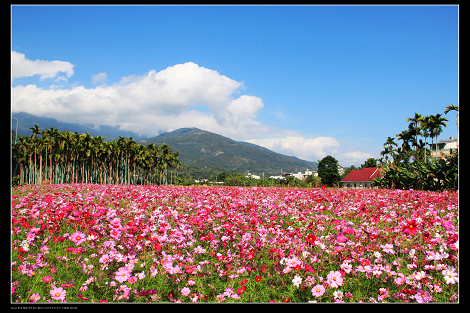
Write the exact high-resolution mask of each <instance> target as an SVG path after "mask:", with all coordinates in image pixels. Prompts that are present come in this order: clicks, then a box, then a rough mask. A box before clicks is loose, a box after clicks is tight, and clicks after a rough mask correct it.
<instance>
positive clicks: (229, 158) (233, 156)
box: [137, 127, 318, 175]
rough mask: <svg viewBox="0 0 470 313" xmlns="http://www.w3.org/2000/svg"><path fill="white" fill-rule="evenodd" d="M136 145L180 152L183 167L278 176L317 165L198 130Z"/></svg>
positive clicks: (194, 129) (170, 134)
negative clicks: (151, 145)
mask: <svg viewBox="0 0 470 313" xmlns="http://www.w3.org/2000/svg"><path fill="white" fill-rule="evenodd" d="M137 143H142V144H150V143H153V144H155V145H161V144H163V143H166V144H168V145H169V146H170V149H171V150H172V151H174V152H179V153H180V156H179V159H180V161H181V163H182V164H183V165H187V166H197V167H210V168H224V169H227V170H232V171H237V172H241V173H245V172H250V173H252V174H258V175H260V174H262V173H265V174H268V175H280V174H281V173H286V172H296V171H302V170H304V169H307V168H308V169H310V170H313V169H316V168H317V165H318V163H317V162H310V161H306V160H301V159H299V158H297V157H295V156H287V155H283V154H280V153H277V152H274V151H271V150H269V149H267V148H264V147H261V146H258V145H255V144H252V143H248V142H243V141H235V140H233V139H231V138H228V137H224V136H222V135H219V134H216V133H212V132H209V131H205V130H202V129H199V128H194V127H193V128H180V129H177V130H174V131H172V132H167V133H164V134H161V135H158V136H155V137H151V138H147V139H145V140H137Z"/></svg>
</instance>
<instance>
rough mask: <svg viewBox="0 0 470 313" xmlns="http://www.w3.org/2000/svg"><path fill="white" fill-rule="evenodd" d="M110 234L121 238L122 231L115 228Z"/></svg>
mask: <svg viewBox="0 0 470 313" xmlns="http://www.w3.org/2000/svg"><path fill="white" fill-rule="evenodd" d="M109 235H110V236H111V237H113V238H114V239H115V240H119V237H121V232H120V231H119V230H117V229H113V230H112V231H111V233H110V234H109Z"/></svg>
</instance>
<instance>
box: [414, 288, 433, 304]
mask: <svg viewBox="0 0 470 313" xmlns="http://www.w3.org/2000/svg"><path fill="white" fill-rule="evenodd" d="M414 298H415V300H416V302H419V303H428V302H429V301H432V300H434V298H433V297H432V296H431V294H430V293H429V292H427V291H424V290H418V291H416V295H415V296H414Z"/></svg>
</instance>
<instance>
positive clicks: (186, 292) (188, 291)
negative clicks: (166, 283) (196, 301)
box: [181, 287, 191, 296]
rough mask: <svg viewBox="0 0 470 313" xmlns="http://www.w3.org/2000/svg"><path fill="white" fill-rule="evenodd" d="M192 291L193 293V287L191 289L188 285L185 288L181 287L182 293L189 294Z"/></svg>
mask: <svg viewBox="0 0 470 313" xmlns="http://www.w3.org/2000/svg"><path fill="white" fill-rule="evenodd" d="M190 293H191V289H189V288H188V287H184V288H183V289H181V294H182V295H183V296H188V295H189V294H190Z"/></svg>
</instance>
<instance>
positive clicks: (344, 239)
mask: <svg viewBox="0 0 470 313" xmlns="http://www.w3.org/2000/svg"><path fill="white" fill-rule="evenodd" d="M347 240H348V237H346V236H345V235H343V234H339V235H338V237H336V241H338V242H346V241H347Z"/></svg>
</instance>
